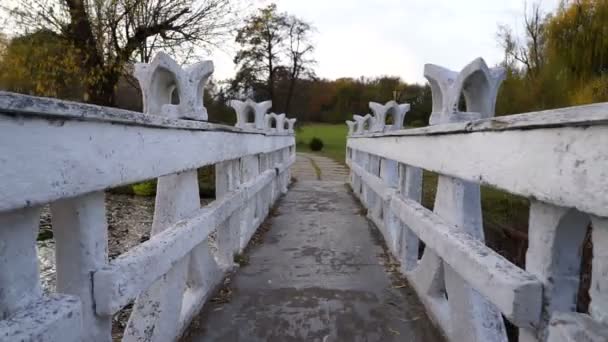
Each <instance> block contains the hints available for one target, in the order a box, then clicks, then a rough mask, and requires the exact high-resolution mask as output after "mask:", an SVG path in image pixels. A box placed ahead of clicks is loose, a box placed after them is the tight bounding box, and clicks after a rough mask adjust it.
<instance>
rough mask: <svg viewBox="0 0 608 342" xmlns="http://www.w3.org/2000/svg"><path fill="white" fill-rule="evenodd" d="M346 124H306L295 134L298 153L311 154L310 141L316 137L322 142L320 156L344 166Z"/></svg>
mask: <svg viewBox="0 0 608 342" xmlns="http://www.w3.org/2000/svg"><path fill="white" fill-rule="evenodd" d="M347 133H348V127H346V124H338V125H332V124H306V125H304V126H302V127H301V128H300V129H298V131H297V132H296V141H297V149H298V151H300V152H312V151H311V150H310V148H309V147H308V144H309V143H310V140H311V139H312V138H314V137H317V138H319V139H321V140H322V141H323V145H324V146H323V150H322V151H320V152H313V153H319V154H321V155H324V156H327V157H329V158H332V159H334V160H336V161H338V162H340V163H342V164H344V159H345V154H346V134H347Z"/></svg>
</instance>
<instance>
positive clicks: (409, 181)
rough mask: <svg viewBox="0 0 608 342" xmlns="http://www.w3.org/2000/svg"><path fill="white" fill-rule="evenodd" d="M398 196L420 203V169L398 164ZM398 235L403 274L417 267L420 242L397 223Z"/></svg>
mask: <svg viewBox="0 0 608 342" xmlns="http://www.w3.org/2000/svg"><path fill="white" fill-rule="evenodd" d="M399 195H401V196H403V197H404V198H409V199H411V200H414V201H416V202H421V201H422V169H419V168H416V167H412V166H409V165H404V164H399ZM398 224H399V228H400V229H399V230H398V232H399V233H400V234H399V235H398V236H397V239H399V242H398V244H397V247H398V248H399V249H400V250H399V251H398V255H399V259H400V260H401V271H402V272H403V273H404V274H405V273H407V272H409V271H411V270H413V269H414V268H415V267H416V266H417V265H418V248H419V243H420V241H419V240H418V236H416V234H414V233H413V232H412V231H411V230H410V228H409V227H408V226H407V225H405V224H403V223H401V222H399V223H398Z"/></svg>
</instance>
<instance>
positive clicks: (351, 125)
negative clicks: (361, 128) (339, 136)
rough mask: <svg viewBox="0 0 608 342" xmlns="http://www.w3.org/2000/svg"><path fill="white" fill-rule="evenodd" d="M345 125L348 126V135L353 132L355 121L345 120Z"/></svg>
mask: <svg viewBox="0 0 608 342" xmlns="http://www.w3.org/2000/svg"><path fill="white" fill-rule="evenodd" d="M346 125H347V126H348V135H353V134H355V128H356V125H357V123H356V122H354V121H350V120H347V121H346Z"/></svg>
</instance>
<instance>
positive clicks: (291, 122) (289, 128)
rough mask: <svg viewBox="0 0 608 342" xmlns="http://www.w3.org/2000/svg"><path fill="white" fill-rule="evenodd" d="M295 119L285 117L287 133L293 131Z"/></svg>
mask: <svg viewBox="0 0 608 342" xmlns="http://www.w3.org/2000/svg"><path fill="white" fill-rule="evenodd" d="M296 120H297V119H295V118H294V119H287V120H286V121H285V122H286V123H287V133H293V132H294V125H295V124H296Z"/></svg>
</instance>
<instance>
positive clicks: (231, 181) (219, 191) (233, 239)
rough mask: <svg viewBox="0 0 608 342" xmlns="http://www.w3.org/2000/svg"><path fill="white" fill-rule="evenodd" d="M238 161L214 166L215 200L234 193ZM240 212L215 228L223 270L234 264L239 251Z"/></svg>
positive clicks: (236, 212)
mask: <svg viewBox="0 0 608 342" xmlns="http://www.w3.org/2000/svg"><path fill="white" fill-rule="evenodd" d="M238 168H239V160H238V159H237V160H228V161H224V162H221V163H217V164H216V165H215V198H216V200H218V199H220V198H222V196H225V195H226V194H227V193H229V192H231V191H235V190H236V189H237V187H238V185H239V180H240V179H239V178H240V177H239V174H238ZM240 216H241V211H240V210H237V211H235V212H234V213H233V214H232V215H230V217H229V218H228V219H227V220H226V221H225V222H224V223H222V224H221V225H220V226H219V227H218V228H217V246H218V253H217V255H218V259H219V263H220V266H221V267H222V268H223V269H228V268H231V267H232V266H233V264H234V261H233V260H234V254H235V253H237V252H238V251H239V249H240V245H239V243H240V229H241V227H240V221H241V217H240Z"/></svg>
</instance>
